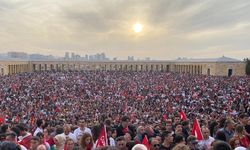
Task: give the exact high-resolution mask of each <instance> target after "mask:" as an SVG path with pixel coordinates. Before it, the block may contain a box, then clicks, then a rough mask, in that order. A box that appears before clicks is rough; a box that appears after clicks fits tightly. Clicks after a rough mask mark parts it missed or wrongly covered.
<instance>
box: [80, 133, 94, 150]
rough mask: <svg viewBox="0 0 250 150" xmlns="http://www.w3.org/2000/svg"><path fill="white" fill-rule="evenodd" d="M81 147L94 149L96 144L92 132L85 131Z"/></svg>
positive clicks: (89, 149)
mask: <svg viewBox="0 0 250 150" xmlns="http://www.w3.org/2000/svg"><path fill="white" fill-rule="evenodd" d="M80 146H81V148H82V149H83V150H92V149H93V146H94V142H93V138H92V136H91V134H89V133H84V134H83V135H82V138H81V145H80Z"/></svg>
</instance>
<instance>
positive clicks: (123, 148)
mask: <svg viewBox="0 0 250 150" xmlns="http://www.w3.org/2000/svg"><path fill="white" fill-rule="evenodd" d="M116 148H117V149H118V150H128V148H127V143H126V140H125V138H124V136H119V137H117V138H116Z"/></svg>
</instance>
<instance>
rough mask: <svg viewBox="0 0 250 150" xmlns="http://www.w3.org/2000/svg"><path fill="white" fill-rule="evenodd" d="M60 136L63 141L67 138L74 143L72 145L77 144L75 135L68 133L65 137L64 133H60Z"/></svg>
mask: <svg viewBox="0 0 250 150" xmlns="http://www.w3.org/2000/svg"><path fill="white" fill-rule="evenodd" d="M61 135H62V136H64V137H65V139H67V137H68V138H70V139H72V140H73V141H74V143H77V139H76V136H75V134H73V133H71V132H70V133H69V134H68V135H66V134H65V133H62V134H61Z"/></svg>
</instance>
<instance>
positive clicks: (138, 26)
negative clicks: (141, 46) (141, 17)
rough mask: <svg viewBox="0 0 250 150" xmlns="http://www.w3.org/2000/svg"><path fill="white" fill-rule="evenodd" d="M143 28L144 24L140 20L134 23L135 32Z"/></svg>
mask: <svg viewBox="0 0 250 150" xmlns="http://www.w3.org/2000/svg"><path fill="white" fill-rule="evenodd" d="M142 29H143V26H142V24H140V23H139V22H137V23H135V24H134V25H133V30H134V32H135V33H139V32H141V31H142Z"/></svg>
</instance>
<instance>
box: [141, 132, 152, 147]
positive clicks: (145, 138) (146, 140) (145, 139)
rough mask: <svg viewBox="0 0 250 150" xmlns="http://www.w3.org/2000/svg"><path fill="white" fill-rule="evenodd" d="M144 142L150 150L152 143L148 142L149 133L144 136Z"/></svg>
mask: <svg viewBox="0 0 250 150" xmlns="http://www.w3.org/2000/svg"><path fill="white" fill-rule="evenodd" d="M142 144H143V145H145V146H146V147H147V149H148V150H150V145H149V143H148V137H147V135H145V136H144V138H143V140H142Z"/></svg>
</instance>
